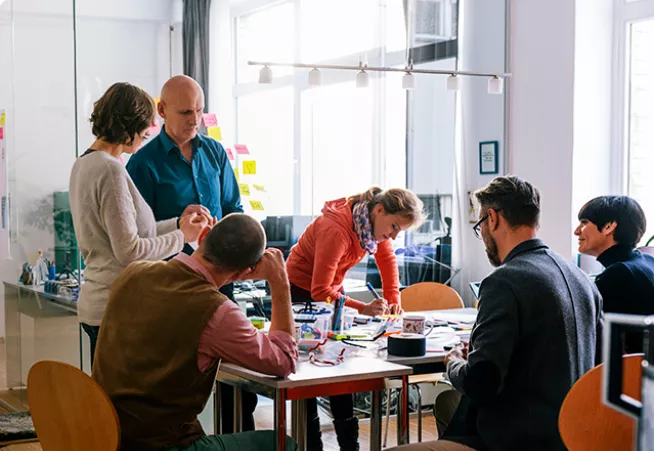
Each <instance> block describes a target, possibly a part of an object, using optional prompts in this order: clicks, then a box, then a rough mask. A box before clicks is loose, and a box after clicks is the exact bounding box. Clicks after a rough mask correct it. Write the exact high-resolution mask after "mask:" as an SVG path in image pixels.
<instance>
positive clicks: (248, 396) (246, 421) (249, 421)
mask: <svg viewBox="0 0 654 451" xmlns="http://www.w3.org/2000/svg"><path fill="white" fill-rule="evenodd" d="M218 386H219V387H220V405H221V406H220V407H221V419H222V426H223V430H222V433H223V434H232V433H234V388H233V387H232V386H231V385H227V384H222V383H219V384H218ZM241 393H242V395H241V399H242V401H243V403H242V405H241V413H242V418H241V421H242V423H241V424H242V425H243V431H244V432H245V431H254V409H256V408H257V402H258V398H257V395H256V393H252V392H249V391H245V390H243V391H242V392H241Z"/></svg>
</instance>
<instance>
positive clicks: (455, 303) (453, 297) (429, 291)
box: [400, 282, 463, 312]
mask: <svg viewBox="0 0 654 451" xmlns="http://www.w3.org/2000/svg"><path fill="white" fill-rule="evenodd" d="M400 298H401V299H402V308H403V309H404V311H406V312H419V311H424V310H446V309H453V308H463V300H462V299H461V296H459V293H457V292H456V290H454V288H452V287H448V286H447V285H443V284H442V283H437V282H420V283H416V284H415V285H411V286H408V287H406V288H405V289H404V290H402V291H401V292H400Z"/></svg>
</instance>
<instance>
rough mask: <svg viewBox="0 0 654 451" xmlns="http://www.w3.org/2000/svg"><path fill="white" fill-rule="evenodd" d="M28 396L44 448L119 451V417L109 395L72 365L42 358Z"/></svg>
mask: <svg viewBox="0 0 654 451" xmlns="http://www.w3.org/2000/svg"><path fill="white" fill-rule="evenodd" d="M27 399H28V402H29V406H30V411H31V413H32V420H33V421H34V429H35V430H36V435H37V436H38V438H39V442H40V443H41V447H42V449H43V451H63V450H66V451H89V450H93V451H116V450H117V449H118V445H119V443H120V426H119V423H118V416H117V415H116V410H115V409H114V406H113V404H112V403H111V401H110V400H109V397H108V396H107V394H106V393H105V392H104V391H103V390H102V388H100V386H99V385H98V384H97V383H96V382H95V381H94V380H93V379H91V378H90V377H89V376H88V375H87V374H85V373H84V372H82V371H80V370H79V369H77V368H75V367H74V366H72V365H68V364H67V363H61V362H53V361H47V360H44V361H41V362H37V363H36V364H34V366H32V368H31V369H30V372H29V374H28V376H27Z"/></svg>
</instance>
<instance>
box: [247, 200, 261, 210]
mask: <svg viewBox="0 0 654 451" xmlns="http://www.w3.org/2000/svg"><path fill="white" fill-rule="evenodd" d="M250 206H251V207H252V209H253V210H255V211H263V204H262V203H261V202H259V201H258V200H251V201H250Z"/></svg>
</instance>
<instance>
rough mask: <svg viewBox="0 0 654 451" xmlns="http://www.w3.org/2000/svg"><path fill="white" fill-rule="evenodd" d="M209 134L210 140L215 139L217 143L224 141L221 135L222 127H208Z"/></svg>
mask: <svg viewBox="0 0 654 451" xmlns="http://www.w3.org/2000/svg"><path fill="white" fill-rule="evenodd" d="M207 134H208V135H209V138H213V139H215V140H216V141H221V140H222V139H223V135H222V134H221V133H220V127H207Z"/></svg>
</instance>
